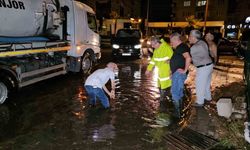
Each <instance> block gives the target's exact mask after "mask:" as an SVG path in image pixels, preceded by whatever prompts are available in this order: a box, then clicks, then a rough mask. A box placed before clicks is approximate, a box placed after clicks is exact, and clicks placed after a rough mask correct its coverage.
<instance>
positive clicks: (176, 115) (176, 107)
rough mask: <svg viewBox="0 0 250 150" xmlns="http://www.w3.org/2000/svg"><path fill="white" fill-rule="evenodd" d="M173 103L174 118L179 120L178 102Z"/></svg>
mask: <svg viewBox="0 0 250 150" xmlns="http://www.w3.org/2000/svg"><path fill="white" fill-rule="evenodd" d="M173 103H174V108H175V110H174V116H175V117H176V118H181V112H180V111H181V110H180V101H174V102H173Z"/></svg>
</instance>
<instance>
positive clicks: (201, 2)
mask: <svg viewBox="0 0 250 150" xmlns="http://www.w3.org/2000/svg"><path fill="white" fill-rule="evenodd" d="M206 2H207V1H198V2H197V6H199V7H200V6H205V5H206Z"/></svg>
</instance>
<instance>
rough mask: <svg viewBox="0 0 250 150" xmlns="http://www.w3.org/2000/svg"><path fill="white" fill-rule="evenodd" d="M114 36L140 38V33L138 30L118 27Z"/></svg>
mask: <svg viewBox="0 0 250 150" xmlns="http://www.w3.org/2000/svg"><path fill="white" fill-rule="evenodd" d="M116 36H117V37H120V38H133V37H134V38H141V33H140V31H139V30H130V29H120V30H118V31H117V35H116Z"/></svg>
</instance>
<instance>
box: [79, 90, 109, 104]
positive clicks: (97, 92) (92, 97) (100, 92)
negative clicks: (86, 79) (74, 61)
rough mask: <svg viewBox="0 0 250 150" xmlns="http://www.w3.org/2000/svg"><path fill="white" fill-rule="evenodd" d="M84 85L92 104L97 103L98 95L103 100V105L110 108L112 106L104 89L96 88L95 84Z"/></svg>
mask: <svg viewBox="0 0 250 150" xmlns="http://www.w3.org/2000/svg"><path fill="white" fill-rule="evenodd" d="M84 87H85V89H86V91H87V94H88V98H89V104H90V105H95V104H96V97H97V98H98V99H99V100H100V101H101V104H102V105H103V107H104V108H108V107H109V106H110V105H109V99H108V97H107V96H106V94H105V93H104V91H103V89H101V88H94V87H93V86H90V85H85V86H84Z"/></svg>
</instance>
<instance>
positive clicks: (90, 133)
mask: <svg viewBox="0 0 250 150" xmlns="http://www.w3.org/2000/svg"><path fill="white" fill-rule="evenodd" d="M103 65H104V63H101V64H100V65H99V67H100V66H103ZM146 66H147V61H146V59H139V60H129V61H125V60H124V61H119V62H118V67H119V73H118V74H117V78H116V98H115V99H113V100H111V102H110V103H111V109H110V110H103V109H101V105H100V104H99V105H98V106H97V108H89V107H88V105H87V97H86V93H85V90H84V89H83V86H82V85H83V84H82V83H83V77H82V76H81V75H80V74H68V75H66V76H60V77H56V78H54V79H50V80H47V81H44V82H40V83H38V84H35V85H32V86H29V87H27V88H24V89H22V90H21V91H20V92H19V93H18V94H17V95H16V97H15V98H14V100H12V101H11V102H9V103H6V104H4V105H1V106H0V115H1V118H2V119H1V123H0V128H1V129H0V131H1V132H0V133H1V135H0V141H1V142H0V149H5V150H6V149H18V150H22V149H23V150H27V149H29V150H30V149H36V150H37V149H41V150H43V149H60V150H62V149H63V150H64V149H65V150H67V149H152V148H153V149H158V148H164V147H165V146H166V144H165V142H164V141H163V140H162V136H163V135H164V134H166V133H167V132H168V130H169V129H168V127H164V128H159V127H158V126H159V124H160V125H161V126H162V125H163V126H168V125H169V124H171V122H172V120H171V119H170V115H168V114H160V115H159V114H158V113H157V112H158V107H159V102H158V98H159V91H158V88H157V87H156V78H155V75H152V77H145V75H144V73H145V70H146ZM159 116H160V117H163V118H164V120H161V122H160V123H159V122H158V123H157V122H156V121H155V120H156V119H157V117H159ZM174 126H176V123H175V125H174Z"/></svg>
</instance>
